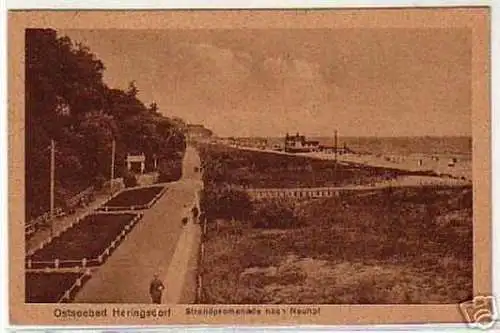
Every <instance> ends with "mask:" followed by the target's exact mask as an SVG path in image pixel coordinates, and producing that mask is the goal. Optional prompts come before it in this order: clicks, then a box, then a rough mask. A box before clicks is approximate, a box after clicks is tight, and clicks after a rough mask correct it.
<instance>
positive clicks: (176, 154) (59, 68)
mask: <svg viewBox="0 0 500 333" xmlns="http://www.w3.org/2000/svg"><path fill="white" fill-rule="evenodd" d="M25 56H26V58H25V63H26V72H25V74H26V77H25V84H26V100H25V103H26V105H25V108H26V109H25V126H26V127H25V129H26V143H25V154H26V155H25V156H26V171H25V172H26V218H27V220H29V219H30V218H32V217H35V216H37V215H39V214H41V213H43V212H45V211H47V210H48V209H49V197H50V195H49V188H50V186H49V184H50V140H51V139H54V140H55V142H56V187H55V188H56V206H59V205H63V203H64V200H65V198H67V197H69V196H71V195H72V194H74V193H77V192H79V191H81V190H82V189H84V188H86V187H87V186H90V185H97V186H99V185H102V183H103V182H104V181H105V180H109V178H110V168H111V146H112V141H113V139H114V140H116V167H115V177H120V176H121V175H122V174H123V173H124V171H125V160H124V159H125V156H126V154H127V153H139V152H143V153H144V154H146V158H147V165H146V168H147V169H150V168H152V165H153V162H152V161H153V156H154V155H156V156H157V157H158V159H159V165H160V166H168V165H172V161H175V160H179V159H180V157H181V156H182V153H183V151H184V149H185V136H184V128H185V124H184V123H183V122H182V121H179V119H170V118H167V117H165V116H163V115H162V114H161V113H160V110H159V109H158V106H157V105H156V103H154V102H151V103H150V104H149V105H147V106H146V105H145V104H144V103H143V102H142V101H140V100H139V99H138V97H137V94H138V91H139V90H138V87H136V85H135V83H134V81H130V84H129V87H128V89H127V90H125V91H123V90H120V89H113V88H112V87H108V86H107V85H106V84H105V83H104V81H103V72H104V70H105V65H104V64H103V63H102V61H100V60H99V59H97V57H96V56H95V55H94V54H93V53H92V52H91V50H90V49H89V48H88V47H86V46H85V45H82V44H80V43H75V42H73V41H71V40H70V39H69V38H68V37H64V36H59V35H58V34H57V32H56V31H55V30H52V29H27V30H26V44H25ZM133 79H134V78H131V80H133ZM17 112H22V111H20V110H18V111H17Z"/></svg>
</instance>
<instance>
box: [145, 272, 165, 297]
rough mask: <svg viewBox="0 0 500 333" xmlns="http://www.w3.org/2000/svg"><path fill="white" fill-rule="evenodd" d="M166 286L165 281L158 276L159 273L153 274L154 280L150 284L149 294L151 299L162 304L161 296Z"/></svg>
mask: <svg viewBox="0 0 500 333" xmlns="http://www.w3.org/2000/svg"><path fill="white" fill-rule="evenodd" d="M164 289H165V286H164V285H163V282H162V281H161V280H160V278H159V277H158V274H155V275H154V276H153V280H152V281H151V283H150V284H149V294H150V295H151V300H152V302H153V303H154V304H161V296H162V294H163V290H164Z"/></svg>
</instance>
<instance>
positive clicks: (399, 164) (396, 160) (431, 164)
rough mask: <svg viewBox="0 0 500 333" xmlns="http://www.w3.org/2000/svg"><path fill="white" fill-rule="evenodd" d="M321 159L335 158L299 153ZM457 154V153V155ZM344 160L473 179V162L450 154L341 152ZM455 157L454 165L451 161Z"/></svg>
mask: <svg viewBox="0 0 500 333" xmlns="http://www.w3.org/2000/svg"><path fill="white" fill-rule="evenodd" d="M297 155H301V156H308V157H315V158H321V159H335V155H334V154H328V153H322V152H312V153H301V154H297ZM455 156H456V155H455ZM337 159H338V160H339V161H342V162H349V163H359V164H365V165H370V166H376V167H384V168H394V169H401V170H408V171H421V172H426V171H432V172H434V173H435V174H436V175H438V176H445V177H453V178H460V179H466V180H469V181H472V162H471V160H470V159H467V158H465V157H462V158H461V157H452V156H451V155H450V154H442V155H426V154H410V155H380V154H377V155H375V154H342V155H341V154H339V155H337ZM452 159H455V162H454V163H453V165H449V163H450V161H451V160H452Z"/></svg>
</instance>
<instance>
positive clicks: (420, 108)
mask: <svg viewBox="0 0 500 333" xmlns="http://www.w3.org/2000/svg"><path fill="white" fill-rule="evenodd" d="M59 34H60V35H66V36H68V37H70V38H71V39H72V40H73V41H75V42H81V43H83V44H84V45H86V46H88V47H89V48H90V50H91V51H92V52H93V53H95V54H96V56H97V57H98V58H99V59H100V60H102V62H103V63H104V66H105V68H106V69H105V71H104V81H105V82H106V83H107V84H108V85H109V86H110V87H112V88H121V89H125V88H127V86H128V84H129V82H130V81H135V82H136V85H137V87H138V89H139V98H140V99H141V100H142V101H143V102H144V103H146V104H149V103H151V102H153V101H154V102H156V103H157V104H158V107H159V111H160V112H162V113H163V114H164V115H166V116H169V117H180V118H183V119H184V120H185V121H187V122H189V123H196V124H203V125H205V127H207V128H209V129H211V130H213V131H214V133H215V134H216V135H219V136H282V135H284V134H285V133H286V132H289V133H296V132H300V133H304V134H305V135H308V136H332V135H333V132H334V130H335V129H337V130H338V132H339V135H342V136H382V137H385V136H424V135H430V136H462V135H465V136H469V135H471V91H470V90H471V82H470V79H471V78H470V76H471V35H470V32H469V31H468V30H465V29H458V28H455V29H430V28H426V29H401V28H399V29H395V28H393V29H373V28H372V29H361V28H352V29H262V30H249V29H244V30H243V29H233V30H114V29H106V30H64V31H59Z"/></svg>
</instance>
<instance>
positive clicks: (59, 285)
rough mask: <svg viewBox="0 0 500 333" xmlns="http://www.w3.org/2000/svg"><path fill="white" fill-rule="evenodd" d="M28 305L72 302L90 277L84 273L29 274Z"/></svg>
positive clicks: (27, 285) (26, 275) (27, 278)
mask: <svg viewBox="0 0 500 333" xmlns="http://www.w3.org/2000/svg"><path fill="white" fill-rule="evenodd" d="M25 277H26V279H25V302H26V303H66V302H70V301H71V300H72V299H73V297H74V296H75V294H76V292H77V291H78V290H79V289H81V287H82V286H83V285H84V284H85V282H86V281H88V280H89V279H90V275H88V274H84V273H72V272H69V273H59V272H27V273H26V274H25Z"/></svg>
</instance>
